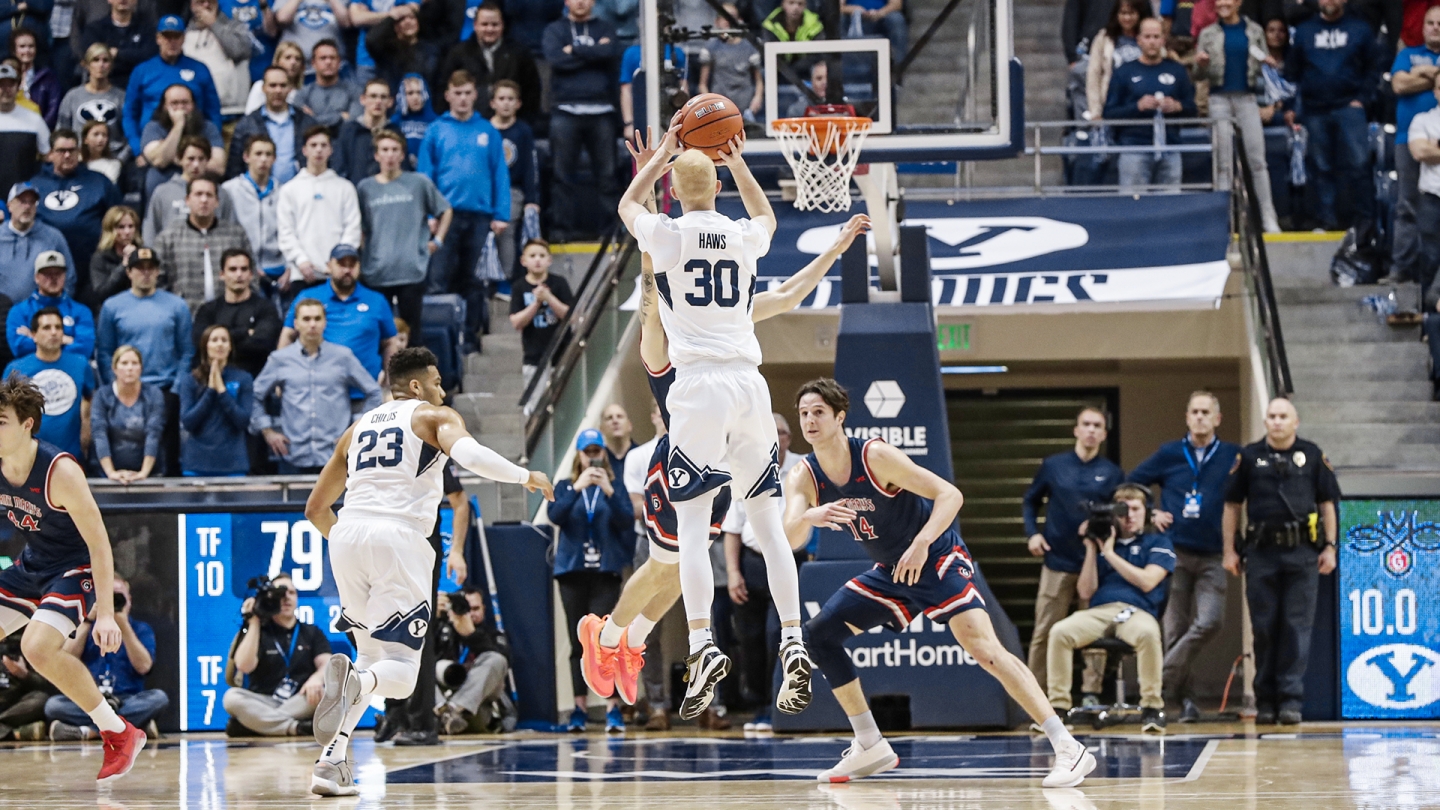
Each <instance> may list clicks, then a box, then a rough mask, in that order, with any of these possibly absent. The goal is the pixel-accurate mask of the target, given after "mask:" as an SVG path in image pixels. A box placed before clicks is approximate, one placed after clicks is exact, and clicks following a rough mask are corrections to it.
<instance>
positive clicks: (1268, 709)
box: [1255, 706, 1275, 726]
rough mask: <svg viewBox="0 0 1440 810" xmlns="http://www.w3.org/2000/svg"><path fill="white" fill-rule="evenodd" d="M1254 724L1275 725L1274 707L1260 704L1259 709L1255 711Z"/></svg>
mask: <svg viewBox="0 0 1440 810" xmlns="http://www.w3.org/2000/svg"><path fill="white" fill-rule="evenodd" d="M1255 725H1257V726H1273V725H1275V708H1274V707H1273V706H1261V707H1260V708H1259V709H1257V710H1256V712H1255Z"/></svg>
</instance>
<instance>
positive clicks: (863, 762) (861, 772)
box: [816, 739, 900, 782]
mask: <svg viewBox="0 0 1440 810" xmlns="http://www.w3.org/2000/svg"><path fill="white" fill-rule="evenodd" d="M899 764H900V757H897V756H895V749H893V748H891V747H890V741H889V740H885V739H881V740H880V742H878V743H876V744H875V745H874V746H873V747H870V748H861V747H860V742H859V741H858V740H856V741H852V742H851V743H850V747H849V748H846V749H845V753H843V754H841V755H840V761H839V762H838V763H836V765H835V767H833V768H831V769H830V770H828V771H825V772H824V773H821V774H820V775H819V776H818V777H816V779H817V780H818V781H820V782H849V781H851V780H854V779H864V778H865V777H867V776H875V775H876V774H881V773H884V772H886V771H888V770H890V769H891V768H894V767H895V766H896V765H899Z"/></svg>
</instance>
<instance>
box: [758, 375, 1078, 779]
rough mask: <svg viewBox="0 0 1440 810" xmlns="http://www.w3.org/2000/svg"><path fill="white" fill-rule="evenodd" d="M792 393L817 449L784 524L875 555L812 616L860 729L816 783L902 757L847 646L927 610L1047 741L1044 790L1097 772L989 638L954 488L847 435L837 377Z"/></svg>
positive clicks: (793, 489) (795, 486)
mask: <svg viewBox="0 0 1440 810" xmlns="http://www.w3.org/2000/svg"><path fill="white" fill-rule="evenodd" d="M796 400H797V402H796V405H797V407H798V409H799V411H800V429H801V432H802V433H803V434H804V436H805V441H807V442H809V443H810V446H811V448H813V449H812V451H811V453H810V454H809V455H808V456H806V457H805V461H804V463H801V464H797V465H796V466H795V468H794V469H792V470H791V471H790V473H789V475H788V476H787V480H786V482H785V531H786V532H787V533H788V534H789V536H790V538H791V540H792V541H796V542H799V541H801V540H802V539H804V538H808V537H809V536H810V531H811V528H812V527H817V526H818V527H824V528H828V529H836V530H839V531H849V532H851V533H852V534H853V535H854V537H855V540H856V542H858V543H860V544H861V546H862V547H863V548H864V549H865V551H866V553H867V554H869V555H870V557H871V558H872V559H873V560H875V562H876V565H875V567H874V568H871V569H869V570H868V571H866V572H864V573H863V574H860V575H859V576H857V577H855V578H854V579H852V580H850V581H849V582H847V583H845V585H844V586H843V587H841V588H840V590H838V591H836V592H835V595H834V596H831V597H830V600H829V601H827V602H826V603H825V607H824V608H822V609H821V611H820V613H819V615H817V616H816V617H815V618H813V619H811V620H810V622H809V626H808V628H809V631H810V644H811V646H812V647H813V648H814V651H815V661H816V663H818V664H819V665H820V670H821V671H822V672H824V673H825V678H826V679H827V680H828V681H829V682H830V688H831V690H832V691H833V692H834V694H835V699H836V701H838V702H839V703H840V708H842V709H844V710H845V714H846V716H847V717H848V718H849V720H850V725H851V727H852V728H853V729H854V731H855V742H854V743H853V744H852V745H851V746H850V747H849V748H847V749H846V750H845V753H844V754H843V755H842V756H841V758H840V762H839V763H838V764H837V765H835V767H833V768H831V769H830V770H828V771H825V772H823V773H821V774H820V777H819V778H820V781H821V782H848V781H850V780H852V779H860V778H863V777H866V776H875V775H877V774H880V773H884V772H885V771H888V770H890V769H891V768H894V767H895V766H896V765H898V764H899V762H900V760H899V758H898V757H897V756H895V752H894V750H892V749H891V747H890V743H888V742H886V741H885V738H884V737H882V736H881V735H880V728H879V726H877V725H876V723H875V717H874V715H873V714H871V712H870V706H869V704H868V703H867V702H866V700H865V693H864V691H863V690H862V689H861V687H860V678H859V675H858V674H857V673H856V671H855V666H854V664H852V663H851V661H850V656H849V655H847V654H846V652H845V647H844V646H843V645H844V643H845V640H846V639H848V638H850V637H851V636H852V635H854V634H857V633H863V632H865V631H867V630H869V629H871V628H873V627H878V626H880V625H885V626H888V627H890V628H891V629H892V630H895V631H897V632H898V631H901V630H903V629H904V628H905V627H906V626H907V625H909V624H910V622H911V621H912V620H913V619H914V618H915V617H917V616H919V615H921V614H923V615H924V616H925V617H926V618H928V619H929V620H930V621H932V622H945V623H947V624H948V625H949V627H950V632H952V633H954V634H955V640H956V641H958V642H960V646H961V647H963V648H964V649H965V651H966V652H967V653H969V654H970V655H971V656H973V657H974V658H975V660H976V662H978V663H979V664H980V666H981V668H983V669H984V670H985V671H986V672H988V673H990V674H991V675H992V676H994V677H995V678H996V680H998V681H1000V683H1001V684H1002V685H1003V686H1004V687H1005V691H1006V692H1007V693H1009V695H1010V697H1012V698H1013V699H1014V700H1015V701H1016V702H1017V703H1019V704H1020V706H1021V707H1022V708H1024V709H1025V712H1026V713H1027V714H1029V715H1030V717H1031V718H1032V719H1034V721H1035V722H1036V723H1038V724H1039V725H1040V727H1041V729H1042V730H1043V731H1044V732H1045V735H1046V736H1047V737H1049V739H1050V744H1051V746H1053V747H1054V749H1055V766H1054V768H1053V769H1052V770H1051V771H1050V773H1049V775H1047V776H1046V777H1045V781H1044V786H1045V787H1047V788H1061V787H1074V786H1075V785H1078V784H1080V782H1082V781H1083V780H1084V779H1085V776H1086V774H1088V773H1090V771H1092V770H1094V768H1095V757H1094V756H1093V755H1092V754H1091V753H1090V752H1089V751H1088V750H1086V748H1085V746H1084V745H1083V744H1081V743H1080V742H1079V741H1077V740H1076V739H1075V738H1074V737H1072V736H1071V735H1070V732H1069V731H1067V730H1066V729H1065V724H1064V723H1063V722H1062V721H1061V720H1060V718H1059V717H1058V716H1056V714H1055V710H1054V709H1052V708H1050V703H1049V701H1047V700H1046V699H1045V693H1044V692H1042V691H1041V690H1040V685H1039V683H1037V682H1036V680H1035V676H1034V675H1033V674H1031V672H1030V669H1029V668H1028V667H1026V666H1025V664H1024V663H1022V662H1021V661H1020V659H1019V658H1016V657H1015V656H1014V655H1012V654H1011V653H1010V652H1009V651H1008V650H1006V649H1005V647H1004V646H1003V645H1001V644H1000V641H999V639H997V638H996V637H995V627H994V625H992V624H991V623H990V616H989V614H987V613H986V612H985V610H984V608H985V600H984V599H983V598H981V596H980V591H979V589H977V588H976V587H975V583H974V582H972V581H971V579H972V577H973V576H974V573H975V567H974V566H975V563H974V562H973V561H972V560H971V559H970V554H969V552H968V551H967V550H966V548H965V543H964V541H962V540H961V539H960V532H959V530H958V529H957V527H956V524H955V517H956V515H958V514H959V512H960V507H961V505H962V504H963V503H964V498H963V497H962V496H961V495H960V490H958V489H956V488H955V486H954V485H953V484H951V483H949V482H948V481H945V480H944V479H942V478H940V476H938V475H936V474H935V473H933V472H930V471H929V470H927V469H925V468H924V467H921V466H920V465H918V464H916V463H915V462H914V461H912V460H911V459H910V457H909V456H907V455H905V454H904V453H903V452H901V451H899V450H897V449H895V448H894V447H891V446H890V445H888V444H886V443H884V442H882V441H880V440H879V439H871V440H869V441H865V440H863V439H858V438H847V437H846V435H845V414H846V412H847V411H848V410H849V409H850V396H849V394H848V393H847V392H846V391H845V389H844V388H843V387H842V386H841V385H840V384H839V383H837V382H835V381H834V380H831V379H828V378H821V379H818V380H814V381H811V382H809V383H806V384H805V385H803V386H801V388H800V392H799V395H798V396H797V398H796Z"/></svg>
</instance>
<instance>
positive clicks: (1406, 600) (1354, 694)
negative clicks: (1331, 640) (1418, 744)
mask: <svg viewBox="0 0 1440 810" xmlns="http://www.w3.org/2000/svg"><path fill="white" fill-rule="evenodd" d="M1339 537H1340V549H1339V560H1340V571H1339V573H1340V611H1341V615H1340V617H1339V627H1340V678H1341V701H1340V712H1341V717H1342V718H1345V719H1375V718H1397V719H1398V718H1406V719H1424V718H1440V501H1434V500H1416V501H1400V500H1378V501H1343V502H1342V503H1341V505H1340V534H1339Z"/></svg>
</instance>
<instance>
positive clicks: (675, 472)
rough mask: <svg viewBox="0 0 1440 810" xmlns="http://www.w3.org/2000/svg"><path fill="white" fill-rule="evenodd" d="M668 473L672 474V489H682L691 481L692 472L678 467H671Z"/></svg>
mask: <svg viewBox="0 0 1440 810" xmlns="http://www.w3.org/2000/svg"><path fill="white" fill-rule="evenodd" d="M667 475H669V476H670V487H671V488H672V489H680V488H682V487H684V486H685V485H687V484H689V483H690V473H688V472H685V471H684V470H682V469H680V468H678V467H674V468H671V469H670V471H669V472H668V473H667Z"/></svg>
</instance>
